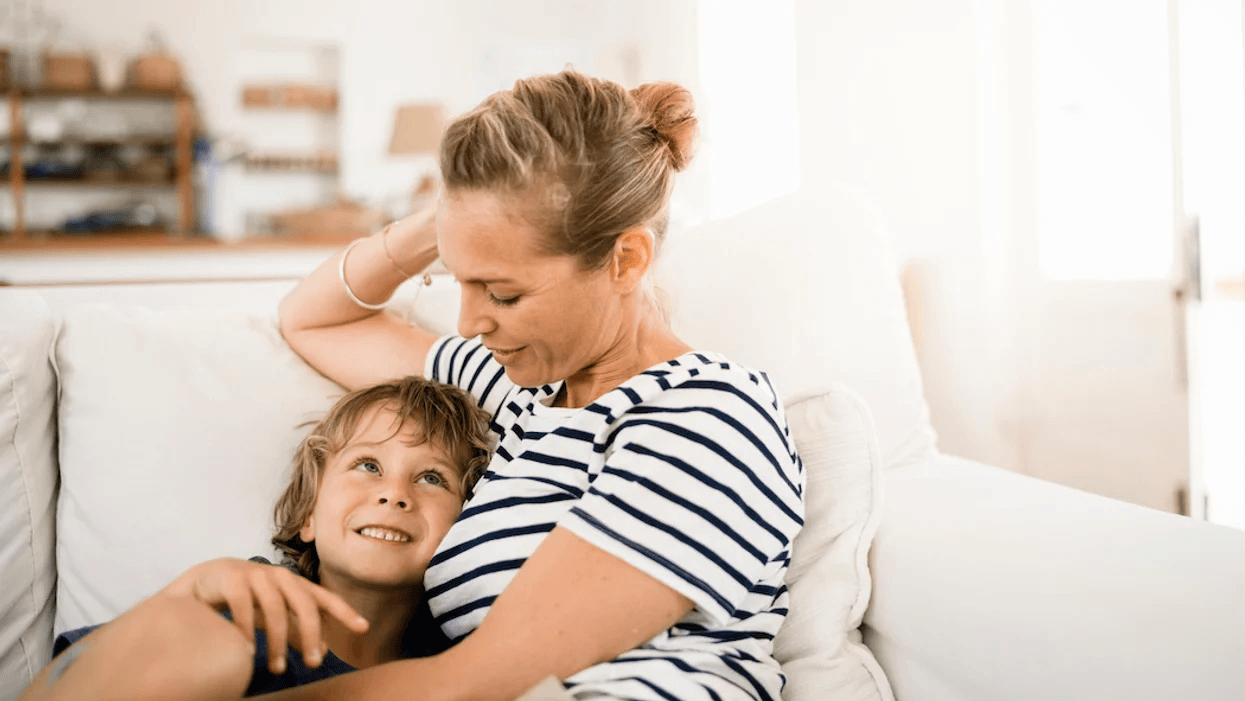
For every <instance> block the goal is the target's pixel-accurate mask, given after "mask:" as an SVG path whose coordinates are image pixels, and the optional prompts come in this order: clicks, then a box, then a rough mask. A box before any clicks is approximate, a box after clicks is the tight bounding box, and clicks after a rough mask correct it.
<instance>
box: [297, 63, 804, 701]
mask: <svg viewBox="0 0 1245 701" xmlns="http://www.w3.org/2000/svg"><path fill="white" fill-rule="evenodd" d="M695 135H696V119H695V117H694V115H693V110H692V104H691V96H690V95H689V94H688V93H687V91H685V90H684V89H682V88H680V87H679V86H677V85H673V84H670V83H649V84H646V85H643V86H640V87H639V88H636V89H635V90H632V91H630V92H628V91H627V90H625V89H623V88H621V87H620V86H618V85H616V84H614V83H610V82H607V81H600V80H595V79H592V78H588V77H586V76H583V75H580V74H578V73H575V72H571V71H566V72H563V73H560V74H557V75H551V76H542V77H537V78H532V79H528V80H521V81H519V82H517V83H516V84H515V86H514V88H513V89H512V90H508V91H503V92H500V93H497V94H495V95H493V96H491V97H489V98H488V99H487V100H485V101H484V103H482V104H481V105H480V106H479V107H478V108H476V109H475V110H474V111H472V112H470V113H468V114H466V115H464V116H462V117H460V118H459V119H457V120H456V121H455V122H454V123H453V124H452V125H451V126H450V127H449V129H448V130H447V132H446V135H445V138H444V141H443V144H442V152H441V168H442V175H443V178H444V190H443V193H442V195H441V198H440V202H439V203H438V208H437V212H436V217H435V221H434V220H433V219H432V218H431V217H430V216H427V215H425V216H417V217H412V218H408V219H406V220H403V221H401V222H397V223H395V224H393V225H391V226H390V227H388V228H387V229H386V230H385V231H382V232H380V233H379V234H377V235H374V236H372V237H369V238H367V239H364V240H361V241H356V242H355V243H353V244H351V245H350V246H348V247H347V248H346V250H345V251H344V252H343V253H342V254H339V255H338V256H335V257H334V258H333V259H331V260H329V261H328V262H326V263H325V264H324V265H322V266H321V267H320V268H319V269H317V270H316V271H315V272H313V273H312V274H311V275H310V276H309V277H308V278H307V279H306V280H305V281H304V282H303V283H302V284H301V285H299V287H298V288H296V289H295V290H294V291H293V292H292V293H291V294H290V296H289V297H288V298H287V299H285V300H284V301H283V302H282V304H281V310H280V311H281V329H282V332H283V333H284V334H285V337H286V338H287V340H288V341H289V343H290V345H291V346H292V347H293V348H294V349H295V350H296V351H297V352H298V353H299V354H300V355H302V356H303V358H305V359H306V360H307V361H308V362H309V363H310V364H311V365H313V366H314V367H316V368H317V369H319V370H320V371H321V372H322V373H324V374H325V375H327V376H328V377H330V378H332V379H334V380H336V381H337V382H340V383H341V384H343V385H345V386H347V387H358V386H362V385H366V384H371V383H375V382H378V381H382V380H385V379H388V378H392V377H395V376H400V375H404V374H411V373H423V374H426V375H427V376H429V377H431V378H433V379H437V380H441V381H444V382H449V383H452V384H456V385H459V386H461V387H463V388H464V389H466V390H468V391H469V392H471V393H472V394H473V395H475V396H476V397H477V398H478V400H479V401H480V404H481V406H483V407H484V408H485V409H487V410H488V411H489V412H490V413H491V414H492V416H493V425H492V428H493V431H494V433H495V434H496V436H497V440H498V446H497V451H496V454H495V456H494V458H493V461H492V462H491V463H490V466H489V470H488V471H487V472H486V474H485V476H484V478H483V479H482V480H481V481H480V483H479V485H478V486H477V489H476V492H475V495H474V496H473V497H472V499H471V501H470V502H468V504H467V506H466V507H465V508H464V511H463V514H462V516H461V517H460V518H459V520H458V522H457V523H456V524H455V525H454V527H453V528H452V529H451V531H450V533H449V534H448V535H447V537H446V539H445V540H444V541H443V543H442V545H441V547H440V549H439V550H438V553H437V555H436V556H435V557H434V558H433V562H432V565H431V566H430V567H429V569H428V572H427V574H426V576H425V580H424V584H425V586H426V588H427V597H428V601H429V605H430V606H431V608H432V612H433V614H434V616H435V617H436V618H437V621H438V623H439V624H440V625H441V627H442V629H443V630H444V631H445V632H446V633H447V634H448V635H449V636H450V638H451V639H453V640H456V641H461V642H459V643H458V644H457V645H456V646H454V647H453V648H451V649H450V650H449V651H447V652H445V653H443V654H442V655H439V656H436V657H433V658H426V659H422V660H406V661H400V662H395V663H391V664H386V665H381V666H379V667H376V668H373V669H369V670H366V671H363V672H359V673H355V674H351V675H347V676H345V677H341V678H338V679H334V680H330V681H328V682H325V683H323V684H315V685H311V686H308V687H303V688H301V689H299V690H293V691H292V692H286V695H283V696H282V698H300V699H301V698H345V697H349V698H358V699H389V698H394V697H395V696H396V695H398V694H401V695H403V696H404V697H412V696H414V697H417V698H466V699H499V700H502V699H505V700H509V699H514V698H516V697H517V696H519V695H520V694H522V693H523V692H524V690H526V689H528V688H529V687H531V686H533V685H534V684H536V683H537V682H539V681H540V680H541V679H543V678H545V677H547V676H548V675H555V676H556V677H557V678H558V679H561V680H564V683H565V685H566V687H567V688H568V689H569V690H570V693H571V694H572V695H573V696H574V697H576V698H631V699H650V698H651V699H670V698H677V699H684V700H686V699H701V698H703V699H777V698H778V696H779V693H780V690H781V687H782V684H783V677H782V674H781V670H780V669H779V667H778V664H777V663H776V662H775V661H774V659H773V657H772V655H771V641H772V639H773V636H774V634H775V633H776V632H777V630H778V628H779V626H780V625H781V623H782V620H783V617H784V615H785V614H786V606H787V593H786V589H785V587H784V586H783V576H784V574H785V572H786V568H787V565H788V563H789V561H790V547H791V542H792V539H793V538H794V537H795V534H796V533H797V532H798V530H799V528H800V526H801V524H802V521H803V502H802V493H803V471H802V468H801V466H800V463H799V459H798V458H797V457H796V454H795V449H794V445H793V443H792V441H791V440H790V436H789V432H788V430H787V426H786V420H785V418H784V416H783V414H782V410H781V408H780V406H781V405H780V403H779V400H778V398H777V396H776V393H775V391H774V389H773V388H772V387H771V386H770V385H769V382H768V380H767V379H766V377H765V376H764V375H763V374H761V373H758V372H756V371H753V370H749V369H747V368H744V367H741V366H739V365H736V364H734V363H732V362H730V361H729V360H727V359H725V358H723V357H721V356H720V355H718V354H715V353H711V352H704V351H695V350H693V349H692V348H691V347H690V346H688V345H687V344H686V343H684V342H683V341H681V340H680V339H679V338H678V337H677V336H676V335H675V334H674V333H673V331H672V330H671V329H670V328H669V326H668V325H667V323H666V322H665V320H664V318H663V316H662V314H661V313H660V311H659V309H658V307H657V305H656V304H655V302H654V300H653V296H652V294H651V284H650V275H651V272H652V269H653V265H654V260H655V257H656V255H657V251H658V248H659V246H660V243H661V240H662V238H663V236H664V234H665V230H666V223H667V219H668V205H669V200H670V192H671V188H672V185H673V179H674V174H675V172H676V171H678V170H681V169H682V168H683V167H684V166H686V165H687V163H688V161H689V159H690V158H691V155H692V150H693V142H694V139H695ZM438 256H440V258H441V260H442V262H443V263H444V265H445V267H446V268H447V269H448V270H449V271H450V272H451V273H452V274H453V275H454V277H455V278H457V280H458V281H459V283H460V284H461V287H462V302H461V309H460V313H459V320H458V333H459V334H460V336H459V337H447V338H441V339H438V338H435V337H434V336H433V335H432V334H430V333H428V332H426V331H424V330H422V329H420V328H416V327H413V326H410V325H408V324H406V323H405V322H403V321H401V320H399V319H398V318H397V317H395V316H393V315H390V314H387V313H383V312H380V311H378V310H379V309H380V303H382V302H383V301H384V300H387V299H388V298H389V296H390V295H392V293H393V292H394V290H395V289H396V288H397V286H398V285H399V284H401V283H402V281H403V280H405V279H407V278H408V277H410V276H411V275H413V274H417V273H419V272H420V271H422V270H423V269H424V268H425V267H426V266H428V265H429V264H430V263H432V262H433V260H434V259H435V258H437V257H438ZM469 634H470V635H469Z"/></svg>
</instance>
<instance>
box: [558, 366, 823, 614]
mask: <svg viewBox="0 0 1245 701" xmlns="http://www.w3.org/2000/svg"><path fill="white" fill-rule="evenodd" d="M744 385H747V386H744ZM767 388H768V383H765V384H764V385H762V386H758V385H751V384H749V383H731V382H727V381H713V380H709V379H707V378H706V379H700V380H697V381H695V382H688V383H685V384H683V385H680V386H678V387H675V388H672V389H669V390H666V391H664V392H661V393H660V394H659V395H658V396H657V397H654V398H652V399H650V400H649V401H646V402H644V403H643V404H640V405H637V406H634V407H632V408H631V409H630V410H629V411H627V412H626V413H625V414H624V415H622V416H620V417H619V418H618V422H617V429H616V430H615V431H614V432H613V434H612V438H611V440H610V442H609V447H608V448H606V460H605V464H604V466H603V468H602V470H601V473H600V474H599V475H598V476H597V477H596V479H595V480H593V482H592V486H591V488H590V489H589V491H588V493H587V494H585V495H584V497H583V498H582V499H581V500H580V502H579V504H577V505H576V506H575V507H573V508H572V509H571V510H570V511H569V512H568V513H567V514H566V516H564V517H563V518H562V520H561V521H560V522H559V524H558V525H560V526H563V527H565V528H568V529H569V530H571V531H572V532H573V533H575V534H576V535H578V536H579V537H581V538H583V539H584V540H587V541H588V542H590V543H592V544H593V545H595V546H597V547H599V548H601V549H602V550H605V551H606V552H609V553H611V554H613V555H615V556H616V557H619V558H621V559H622V560H624V561H625V562H627V563H629V564H631V565H632V566H634V567H636V568H638V569H640V570H642V571H643V572H645V573H647V574H649V575H650V576H653V577H655V578H656V579H658V580H659V581H661V582H662V583H664V584H666V585H667V586H669V587H671V588H673V589H674V590H675V591H678V592H679V593H680V594H683V595H684V596H686V597H688V598H689V599H691V600H692V601H693V602H694V603H695V604H696V606H697V607H698V608H699V609H700V610H701V611H703V612H704V613H705V614H707V615H708V616H709V617H710V619H711V620H713V621H716V622H717V623H719V624H725V623H726V622H727V621H729V620H730V619H731V618H733V617H735V615H736V613H737V612H738V609H739V607H740V603H741V602H742V601H743V600H744V598H745V597H746V596H747V595H748V593H749V592H750V591H751V590H752V589H753V587H754V586H757V585H758V583H759V582H760V580H761V579H762V578H763V577H765V576H766V573H767V572H772V571H773V568H774V566H775V563H782V562H784V561H786V560H788V559H789V554H790V547H791V542H792V540H793V539H794V538H795V534H796V533H797V532H798V531H799V529H800V527H801V526H802V525H803V521H804V504H803V472H802V470H801V469H800V465H799V458H798V457H797V456H796V454H795V449H794V446H793V443H792V441H791V440H790V435H789V432H788V431H787V427H786V423H785V419H784V417H783V415H782V411H781V409H780V408H779V405H778V403H777V401H776V400H775V399H773V395H772V394H771V393H770V392H772V390H771V391H770V392H767V391H766V389H767ZM741 615H742V614H741Z"/></svg>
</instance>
